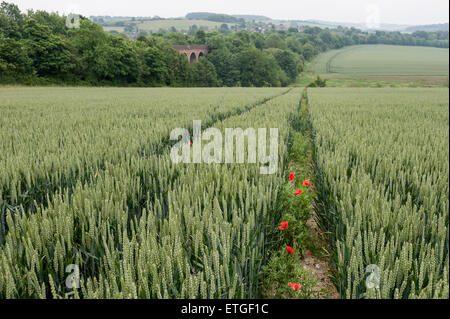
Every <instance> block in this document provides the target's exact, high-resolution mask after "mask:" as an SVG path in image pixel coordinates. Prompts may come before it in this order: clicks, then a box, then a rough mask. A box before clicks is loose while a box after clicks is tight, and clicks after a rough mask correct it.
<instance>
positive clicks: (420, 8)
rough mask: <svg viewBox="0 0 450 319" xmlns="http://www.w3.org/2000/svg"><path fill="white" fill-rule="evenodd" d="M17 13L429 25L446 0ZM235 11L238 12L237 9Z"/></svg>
mask: <svg viewBox="0 0 450 319" xmlns="http://www.w3.org/2000/svg"><path fill="white" fill-rule="evenodd" d="M7 2H10V3H15V4H17V5H18V7H19V8H20V9H21V10H22V11H25V12H26V11H27V10H29V9H33V10H45V11H49V12H58V13H60V14H68V13H78V14H82V15H84V16H87V17H89V16H127V17H153V16H160V17H162V18H182V17H184V16H185V15H186V14H188V13H190V12H212V13H223V14H230V15H262V16H267V17H269V18H272V19H276V20H322V21H327V22H338V23H364V22H365V21H366V20H367V18H368V16H369V15H370V14H372V13H373V8H374V7H375V8H377V9H376V10H377V11H378V12H379V20H380V23H381V24H396V25H429V24H439V23H448V22H449V15H448V12H449V3H448V1H446V0H429V1H427V2H423V1H417V0H414V1H406V0H395V1H392V0H391V1H389V0H379V1H373V0H372V1H367V0H343V1H339V3H337V2H336V1H332V0H319V1H315V2H308V3H299V2H298V1H295V0H284V1H278V2H274V1H270V0H259V1H256V0H249V1H245V2H243V1H237V0H229V1H227V2H226V3H224V2H223V1H213V0H209V1H206V0H196V1H194V0H192V1H189V2H186V1H181V0H166V1H162V2H158V3H156V4H155V3H150V2H141V1H136V0H129V1H126V2H123V1H105V0H75V1H74V0H60V1H57V2H55V1H50V0H40V1H36V0H34V1H32V0H9V1H7ZM236 8H239V9H236Z"/></svg>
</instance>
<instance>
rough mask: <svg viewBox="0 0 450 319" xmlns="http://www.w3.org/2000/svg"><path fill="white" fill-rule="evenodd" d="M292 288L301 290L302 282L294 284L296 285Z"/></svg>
mask: <svg viewBox="0 0 450 319" xmlns="http://www.w3.org/2000/svg"><path fill="white" fill-rule="evenodd" d="M292 288H294V289H295V291H297V290H299V289H300V288H302V286H301V285H300V284H294V285H293V286H292Z"/></svg>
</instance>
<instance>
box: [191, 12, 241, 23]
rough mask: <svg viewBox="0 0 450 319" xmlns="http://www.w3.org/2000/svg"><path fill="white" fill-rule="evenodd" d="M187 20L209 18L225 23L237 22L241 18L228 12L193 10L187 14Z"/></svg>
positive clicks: (209, 19)
mask: <svg viewBox="0 0 450 319" xmlns="http://www.w3.org/2000/svg"><path fill="white" fill-rule="evenodd" d="M186 19H187V20H207V21H213V22H223V23H237V22H239V18H236V17H233V16H231V15H228V14H219V13H211V12H191V13H188V14H187V15H186Z"/></svg>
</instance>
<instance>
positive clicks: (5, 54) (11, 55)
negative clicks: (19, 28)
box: [0, 34, 33, 76]
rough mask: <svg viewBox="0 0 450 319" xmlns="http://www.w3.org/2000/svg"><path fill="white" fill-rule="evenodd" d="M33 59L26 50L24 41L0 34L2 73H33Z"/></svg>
mask: <svg viewBox="0 0 450 319" xmlns="http://www.w3.org/2000/svg"><path fill="white" fill-rule="evenodd" d="M32 63H33V60H31V59H30V58H29V57H28V55H27V52H26V48H25V46H24V43H23V41H21V40H16V39H11V38H4V37H3V35H1V34H0V74H3V75H8V76H13V75H15V74H18V75H24V74H27V73H28V74H32V73H33V67H32Z"/></svg>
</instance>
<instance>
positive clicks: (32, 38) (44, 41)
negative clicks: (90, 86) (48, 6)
mask: <svg viewBox="0 0 450 319" xmlns="http://www.w3.org/2000/svg"><path fill="white" fill-rule="evenodd" d="M23 35H24V38H25V42H24V43H25V47H26V50H27V52H28V56H29V57H30V58H31V59H32V60H33V67H34V69H35V70H36V73H37V75H39V76H42V77H51V78H60V79H68V78H71V74H72V72H73V71H74V70H75V68H76V64H75V57H74V56H73V54H72V52H71V51H70V50H69V48H68V46H67V44H66V43H65V41H64V40H63V39H62V38H60V37H59V36H57V35H53V34H52V33H51V32H50V29H49V28H48V27H47V26H44V25H41V24H39V23H37V22H36V20H34V19H28V20H27V21H26V23H25V25H24V28H23Z"/></svg>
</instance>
